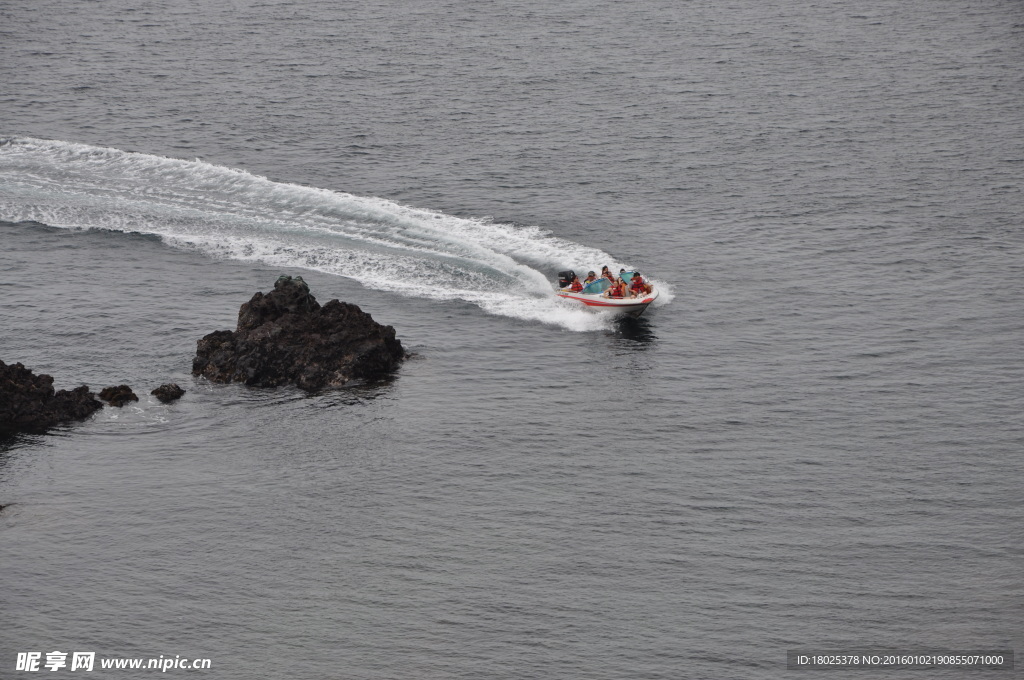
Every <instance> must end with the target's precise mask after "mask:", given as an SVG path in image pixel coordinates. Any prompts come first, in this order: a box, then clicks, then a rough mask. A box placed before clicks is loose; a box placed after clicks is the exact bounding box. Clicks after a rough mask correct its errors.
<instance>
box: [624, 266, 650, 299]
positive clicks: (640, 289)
mask: <svg viewBox="0 0 1024 680" xmlns="http://www.w3.org/2000/svg"><path fill="white" fill-rule="evenodd" d="M629 291H630V292H631V293H632V294H633V297H640V296H641V295H647V294H648V293H650V292H651V287H650V286H649V285H648V284H646V283H644V279H643V277H642V276H640V272H634V274H633V281H632V283H630V284H629Z"/></svg>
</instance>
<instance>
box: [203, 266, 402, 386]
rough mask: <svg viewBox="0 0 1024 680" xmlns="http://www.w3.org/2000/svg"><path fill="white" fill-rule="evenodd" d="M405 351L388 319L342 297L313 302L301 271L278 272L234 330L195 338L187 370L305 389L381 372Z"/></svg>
mask: <svg viewBox="0 0 1024 680" xmlns="http://www.w3.org/2000/svg"><path fill="white" fill-rule="evenodd" d="M405 356H406V355H405V350H403V349H402V343H401V342H400V341H399V340H398V339H397V338H396V337H395V329H394V328H392V327H391V326H384V325H381V324H379V323H377V322H376V321H374V320H373V317H371V316H370V315H369V314H367V313H366V312H364V311H363V310H361V309H360V308H359V307H358V306H356V305H352V304H349V303H347V302H339V301H338V300H331V301H330V302H328V303H327V304H325V305H323V306H322V307H321V306H320V303H318V302H317V301H316V298H315V297H313V295H311V294H310V292H309V286H308V285H307V284H306V282H305V281H303V280H302V278H301V277H298V276H297V277H295V278H292V277H290V276H282V277H281V278H279V279H278V280H277V282H276V283H275V284H274V290H272V291H271V292H270V293H267V294H266V295H264V294H263V293H256V294H255V295H254V296H253V297H252V299H251V300H249V302H246V303H245V304H244V305H242V307H241V308H240V309H239V310H238V326H237V328H236V329H235V330H234V331H215V332H213V333H210V334H209V335H207V336H206V337H204V338H203V339H202V340H200V341H199V342H198V343H197V346H196V357H195V359H194V360H193V362H192V374H193V375H201V376H204V377H206V378H207V379H209V380H212V381H213V382H220V383H227V382H243V383H245V384H246V385H252V386H255V387H276V386H278V385H287V384H292V385H297V386H298V387H300V388H302V389H304V390H307V391H313V390H318V389H321V388H324V387H339V386H341V385H344V384H345V383H347V382H349V381H350V380H354V379H364V380H374V379H378V378H383V377H385V376H387V375H389V374H390V373H392V372H393V371H394V370H395V369H397V368H398V365H399V364H400V363H401V362H402V360H403V359H405Z"/></svg>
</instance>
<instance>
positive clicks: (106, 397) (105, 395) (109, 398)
mask: <svg viewBox="0 0 1024 680" xmlns="http://www.w3.org/2000/svg"><path fill="white" fill-rule="evenodd" d="M100 399H102V400H103V401H105V402H107V403H108V404H110V405H111V406H117V407H119V408H120V407H121V406H124V405H125V404H127V403H128V402H129V401H138V400H139V398H138V397H136V396H135V393H134V392H132V388H130V387H128V386H127V385H118V386H117V387H104V388H103V389H102V390H100Z"/></svg>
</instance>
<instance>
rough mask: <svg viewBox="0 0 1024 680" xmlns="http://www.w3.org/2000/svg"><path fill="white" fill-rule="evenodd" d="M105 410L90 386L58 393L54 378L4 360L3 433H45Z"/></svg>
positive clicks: (0, 370) (0, 385) (0, 374)
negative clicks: (55, 388)
mask: <svg viewBox="0 0 1024 680" xmlns="http://www.w3.org/2000/svg"><path fill="white" fill-rule="evenodd" d="M101 408H103V404H102V403H101V402H100V401H98V400H97V399H96V397H95V395H93V393H92V392H90V391H89V388H88V386H86V385H82V386H81V387H77V388H75V389H73V390H60V391H57V392H55V391H54V389H53V378H52V377H51V376H48V375H45V374H40V375H35V374H33V373H32V371H30V370H29V369H27V368H25V366H24V365H22V364H20V363H17V364H11V365H8V364H5V363H4V362H3V361H0V434H9V433H14V432H45V431H46V430H47V429H49V428H51V427H53V426H54V425H57V424H59V423H65V422H68V421H72V420H83V419H85V418H88V417H89V416H90V415H92V414H93V413H94V412H95V411H97V410H99V409H101Z"/></svg>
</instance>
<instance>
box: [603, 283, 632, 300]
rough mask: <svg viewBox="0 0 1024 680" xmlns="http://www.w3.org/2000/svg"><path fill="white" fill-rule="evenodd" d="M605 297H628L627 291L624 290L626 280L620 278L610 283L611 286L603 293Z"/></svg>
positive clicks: (617, 298)
mask: <svg viewBox="0 0 1024 680" xmlns="http://www.w3.org/2000/svg"><path fill="white" fill-rule="evenodd" d="M604 296H605V297H609V298H614V299H616V300H620V299H622V298H624V297H629V291H628V290H626V282H625V281H623V280H622V279H619V280H618V281H615V282H614V283H612V287H611V288H609V289H608V290H607V291H605V293H604Z"/></svg>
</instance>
